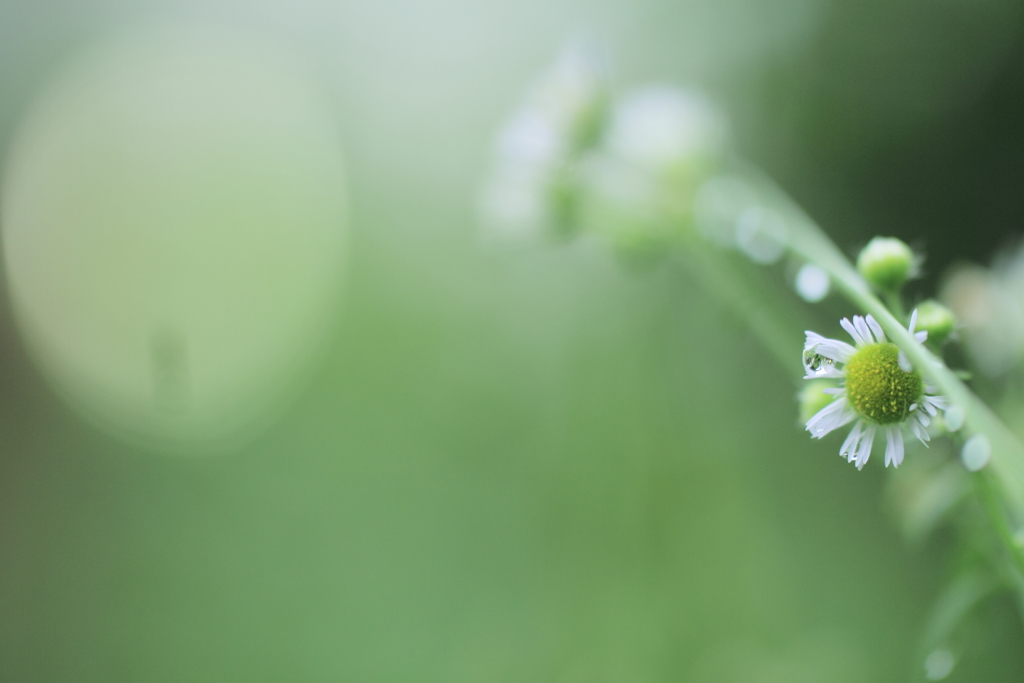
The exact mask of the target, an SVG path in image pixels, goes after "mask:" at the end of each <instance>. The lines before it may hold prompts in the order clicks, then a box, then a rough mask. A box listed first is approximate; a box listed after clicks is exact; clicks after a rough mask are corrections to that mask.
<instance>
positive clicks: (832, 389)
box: [821, 387, 846, 396]
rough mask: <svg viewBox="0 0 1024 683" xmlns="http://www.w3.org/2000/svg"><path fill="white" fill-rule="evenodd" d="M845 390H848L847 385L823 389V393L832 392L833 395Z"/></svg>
mask: <svg viewBox="0 0 1024 683" xmlns="http://www.w3.org/2000/svg"><path fill="white" fill-rule="evenodd" d="M845 391H846V387H830V388H828V389H822V390H821V393H823V394H832V395H833V396H838V395H839V394H842V393H844V392H845Z"/></svg>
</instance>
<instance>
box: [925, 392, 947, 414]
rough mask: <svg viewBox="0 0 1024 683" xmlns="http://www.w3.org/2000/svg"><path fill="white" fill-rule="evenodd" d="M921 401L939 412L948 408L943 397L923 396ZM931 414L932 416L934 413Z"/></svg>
mask: <svg viewBox="0 0 1024 683" xmlns="http://www.w3.org/2000/svg"><path fill="white" fill-rule="evenodd" d="M923 400H924V402H925V403H927V404H929V405H932V406H935V407H936V408H938V409H939V410H945V409H946V408H947V407H948V406H949V403H948V402H947V401H946V399H945V397H944V396H928V395H925V396H924V397H923ZM932 414H933V415H934V413H932Z"/></svg>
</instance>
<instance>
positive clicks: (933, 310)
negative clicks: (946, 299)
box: [917, 299, 956, 344]
mask: <svg viewBox="0 0 1024 683" xmlns="http://www.w3.org/2000/svg"><path fill="white" fill-rule="evenodd" d="M955 327H956V318H955V317H954V316H953V311H951V310H949V309H948V308H946V307H945V306H943V305H942V304H940V303H939V302H938V301H935V300H934V299H928V300H927V301H924V302H922V303H921V305H920V306H918V307H917V329H918V330H925V331H927V332H928V341H930V342H932V343H935V344H941V343H942V342H944V341H946V340H947V339H948V338H949V335H950V334H952V333H953V328H955Z"/></svg>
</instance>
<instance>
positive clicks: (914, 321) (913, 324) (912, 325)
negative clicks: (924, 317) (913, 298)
mask: <svg viewBox="0 0 1024 683" xmlns="http://www.w3.org/2000/svg"><path fill="white" fill-rule="evenodd" d="M915 327H917V309H916V308H915V309H914V312H913V313H911V314H910V326H909V327H907V331H908V332H910V334H914V328H915Z"/></svg>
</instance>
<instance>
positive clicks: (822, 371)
mask: <svg viewBox="0 0 1024 683" xmlns="http://www.w3.org/2000/svg"><path fill="white" fill-rule="evenodd" d="M834 365H835V361H834V360H832V359H831V358H828V357H827V356H823V355H821V354H820V353H818V352H816V351H815V350H814V349H807V350H805V351H804V370H805V371H806V372H807V374H808V375H820V376H822V377H826V376H828V374H829V372H828V371H829V369H831V368H832V366H834Z"/></svg>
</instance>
